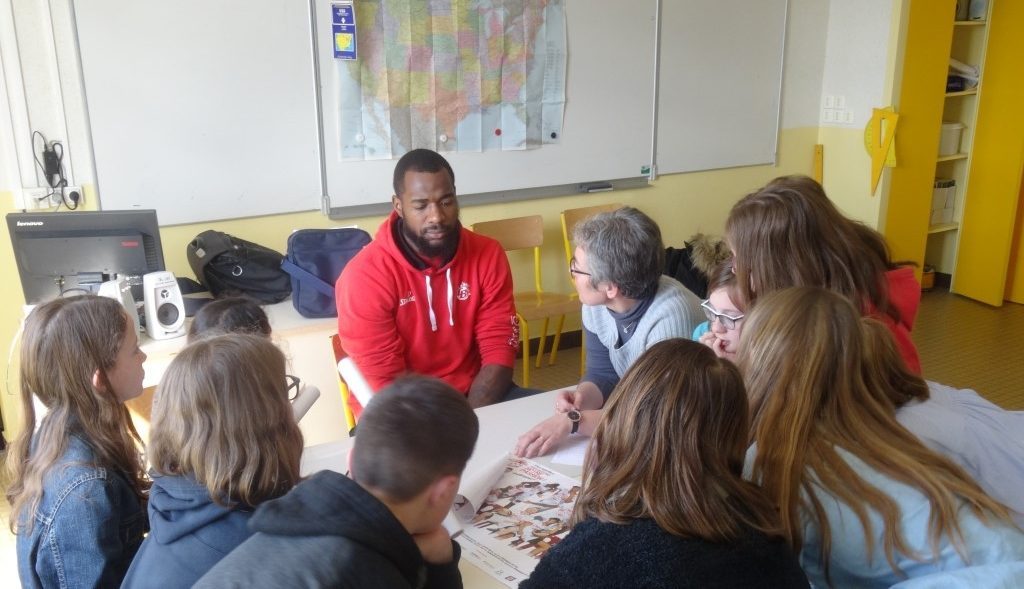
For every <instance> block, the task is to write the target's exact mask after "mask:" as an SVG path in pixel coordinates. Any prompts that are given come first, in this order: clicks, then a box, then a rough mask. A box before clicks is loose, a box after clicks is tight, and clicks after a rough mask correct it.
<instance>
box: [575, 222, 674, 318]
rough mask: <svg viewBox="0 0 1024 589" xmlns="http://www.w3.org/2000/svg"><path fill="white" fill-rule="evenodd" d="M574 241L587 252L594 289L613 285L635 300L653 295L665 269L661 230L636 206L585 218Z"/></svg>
mask: <svg viewBox="0 0 1024 589" xmlns="http://www.w3.org/2000/svg"><path fill="white" fill-rule="evenodd" d="M573 242H574V243H575V244H576V246H577V247H579V248H582V249H583V251H585V252H587V271H588V272H590V284H591V286H593V287H595V288H596V287H597V285H598V284H599V283H601V282H611V283H613V284H615V285H617V286H618V287H619V291H620V292H621V293H622V294H623V295H624V296H626V297H629V298H631V299H641V298H645V297H649V296H652V295H653V294H654V293H655V292H656V291H657V290H658V278H659V277H660V276H661V273H662V271H663V270H664V268H665V247H664V245H663V244H662V241H661V229H659V228H658V224H657V223H655V222H654V220H653V219H651V218H650V217H648V216H647V215H645V214H644V213H642V212H640V211H639V210H637V209H635V208H633V207H622V208H620V209H617V210H615V211H610V212H607V213H600V214H597V215H594V216H593V217H590V218H588V219H584V220H583V221H581V222H579V223H578V224H577V225H576V228H575V230H574V231H573Z"/></svg>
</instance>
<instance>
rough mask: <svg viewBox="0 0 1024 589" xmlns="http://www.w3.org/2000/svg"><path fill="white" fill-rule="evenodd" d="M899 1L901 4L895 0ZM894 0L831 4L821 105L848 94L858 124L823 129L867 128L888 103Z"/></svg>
mask: <svg viewBox="0 0 1024 589" xmlns="http://www.w3.org/2000/svg"><path fill="white" fill-rule="evenodd" d="M896 1H899V0H896ZM892 12H893V0H831V1H830V2H829V14H828V31H827V34H826V44H825V63H824V74H823V79H822V92H821V95H822V104H821V108H820V109H819V113H820V112H821V111H822V110H823V109H824V106H825V105H824V98H825V97H826V96H830V95H831V96H843V97H845V99H846V110H848V111H852V113H853V116H854V120H853V123H846V122H826V121H825V120H824V119H823V118H822V119H821V121H820V126H823V127H830V126H835V127H855V128H857V129H863V128H864V126H865V125H866V124H867V121H868V119H869V118H870V117H871V109H873V108H877V107H880V106H886V105H887V104H888V98H887V97H885V96H884V94H883V91H884V89H885V87H886V78H887V66H888V55H889V51H890V47H889V43H890V25H891V20H892Z"/></svg>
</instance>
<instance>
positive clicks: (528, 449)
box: [512, 413, 572, 458]
mask: <svg viewBox="0 0 1024 589" xmlns="http://www.w3.org/2000/svg"><path fill="white" fill-rule="evenodd" d="M571 429H572V422H571V421H569V418H568V417H566V416H565V414H564V413H556V414H555V415H553V416H552V417H549V418H547V419H545V420H544V421H542V422H540V423H538V424H537V425H535V426H534V427H533V429H531V430H530V431H528V432H526V433H525V434H523V435H521V436H519V440H518V441H517V442H516V447H515V448H514V449H513V450H512V454H513V455H515V456H517V457H519V458H533V457H534V456H543V455H545V454H548V453H549V452H551V451H552V450H554V449H555V448H557V447H558V445H559V444H561V443H562V442H563V441H564V440H565V439H566V438H567V437H569V431H570V430H571Z"/></svg>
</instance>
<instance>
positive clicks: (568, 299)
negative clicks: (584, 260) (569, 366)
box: [471, 215, 580, 387]
mask: <svg viewBox="0 0 1024 589" xmlns="http://www.w3.org/2000/svg"><path fill="white" fill-rule="evenodd" d="M471 229H472V230H473V231H474V232H476V233H479V234H481V235H486V236H488V237H491V238H493V239H495V240H497V241H498V243H500V244H501V247H503V248H505V251H507V252H508V251H514V250H520V249H527V248H533V281H534V289H533V290H532V291H522V292H516V293H515V302H516V315H517V316H518V318H519V329H520V332H521V334H522V342H523V386H524V387H528V386H530V326H529V322H530V321H534V320H538V319H543V320H544V329H543V333H541V336H540V347H539V348H538V350H537V360H536V367H537V368H540V359H541V356H543V355H544V345H545V341H546V340H547V336H548V325H549V321H550V319H551V318H552V317H558V329H557V330H556V331H555V341H554V344H553V345H552V349H551V359H550V361H549V362H548V364H549V365H550V364H553V363H554V362H555V356H556V351H557V350H558V344H559V342H560V341H561V338H562V328H563V327H564V326H565V315H566V314H567V313H575V312H578V311H579V310H580V303H579V301H578V300H576V297H575V296H570V295H566V294H561V293H553V292H544V288H543V287H542V286H541V282H542V281H541V272H540V248H541V246H542V245H543V244H544V219H543V218H542V217H541V216H540V215H531V216H528V217H517V218H514V219H501V220H498V221H484V222H482V223H475V224H474V225H473V226H472V227H471Z"/></svg>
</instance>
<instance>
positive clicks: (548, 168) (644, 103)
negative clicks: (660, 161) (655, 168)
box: [314, 0, 657, 218]
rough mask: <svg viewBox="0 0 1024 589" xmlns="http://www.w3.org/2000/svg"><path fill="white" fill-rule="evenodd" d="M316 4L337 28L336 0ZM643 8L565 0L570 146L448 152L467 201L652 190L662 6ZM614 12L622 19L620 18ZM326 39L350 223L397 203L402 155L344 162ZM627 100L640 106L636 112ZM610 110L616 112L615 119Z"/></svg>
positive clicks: (332, 140)
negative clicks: (655, 57) (589, 188)
mask: <svg viewBox="0 0 1024 589" xmlns="http://www.w3.org/2000/svg"><path fill="white" fill-rule="evenodd" d="M314 3H315V6H316V15H317V16H316V22H317V23H330V5H331V1H330V0H314ZM637 4H638V5H632V4H630V5H626V4H613V5H612V7H613V8H614V10H610V11H609V9H608V7H607V6H602V5H597V4H595V3H592V2H590V1H588V0H566V8H565V10H566V19H567V23H568V25H567V26H568V31H567V34H568V36H569V37H568V39H569V40H568V45H569V47H568V52H569V54H568V60H569V62H568V65H567V73H566V109H565V128H564V129H563V133H562V137H561V141H560V142H559V143H557V144H547V145H544V146H543V147H541V148H539V149H532V150H523V151H487V152H478V153H472V152H442V155H444V156H445V158H446V159H448V160H449V162H450V163H451V165H452V168H453V169H454V171H455V185H456V188H457V190H458V192H459V195H460V196H459V198H460V201H461V202H462V203H463V204H473V203H483V202H502V201H513V200H523V199H527V198H546V197H550V196H556V195H565V194H574V193H579V192H580V185H581V184H592V183H597V182H611V183H612V184H613V185H614V186H619V187H625V186H627V185H629V186H643V185H646V182H647V180H648V177H649V174H648V173H646V172H644V171H643V169H644V168H645V167H646V168H650V166H651V164H652V162H651V161H650V157H651V155H652V145H653V136H654V124H653V120H652V119H651V116H650V106H649V105H650V104H653V102H654V77H655V69H654V64H653V63H652V60H651V57H650V51H651V39H653V38H654V36H655V32H656V25H657V23H656V21H655V9H656V4H657V2H656V0H643V2H641V3H637ZM595 6H596V8H595ZM609 12H611V13H613V16H614V17H615V19H619V20H618V21H616V20H615V19H613V18H611V17H610V16H609ZM625 19H628V20H625ZM624 22H625V23H626V24H625V25H624ZM623 33H628V34H629V35H632V36H631V37H627V40H629V41H638V42H637V43H630V42H626V41H622V42H616V43H612V42H609V40H612V41H615V40H618V39H619V36H621V35H622V34H623ZM317 35H318V41H317V47H318V49H319V50H318V51H317V55H318V58H319V60H320V63H321V68H320V76H321V93H322V95H323V97H324V104H325V108H324V110H323V112H322V119H321V120H322V124H323V134H324V160H325V162H326V175H325V177H326V183H327V188H328V190H327V193H328V195H329V196H328V198H329V200H330V216H331V217H332V218H347V217H353V216H359V215H360V214H370V213H367V211H382V210H384V209H382V208H380V206H377V207H374V206H372V205H375V204H376V205H384V204H385V203H387V205H388V207H390V204H389V203H390V200H391V196H392V193H393V192H394V191H393V190H392V188H391V179H392V173H393V171H394V166H395V163H396V161H397V158H395V159H386V160H367V161H349V162H343V161H340V160H339V159H338V156H337V154H338V153H339V152H340V148H339V147H338V146H340V139H339V137H338V131H337V129H338V115H337V113H336V112H332V110H331V109H330V108H329V106H327V105H329V103H330V99H331V97H332V96H334V95H335V92H336V87H337V85H338V74H337V72H336V71H335V70H334V68H332V67H331V66H332V65H333V61H334V57H333V47H332V40H331V38H330V36H329V35H327V34H325V33H324V32H323V31H322V30H321V31H320V32H318V33H317ZM639 41H644V42H639ZM624 54H625V56H624ZM612 58H615V59H617V60H620V61H611V59H612ZM621 60H625V62H626V63H637V64H643V67H631V68H624V69H623V68H618V69H617V70H616V71H615V72H614V73H609V72H608V71H607V67H606V66H607V64H608V63H613V64H619V63H623V61H621ZM619 70H621V71H619ZM595 88H597V89H598V90H600V89H602V88H605V89H607V90H608V93H607V95H601V93H600V92H595ZM624 104H636V105H638V106H639V107H640V108H637V109H634V110H633V111H632V112H628V113H627V112H625V111H626V110H628V109H626V108H624V107H623V105H624ZM608 113H613V114H614V115H615V116H612V117H609V116H607V115H608ZM624 154H625V155H624ZM636 179H641V180H642V182H637V180H636Z"/></svg>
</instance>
